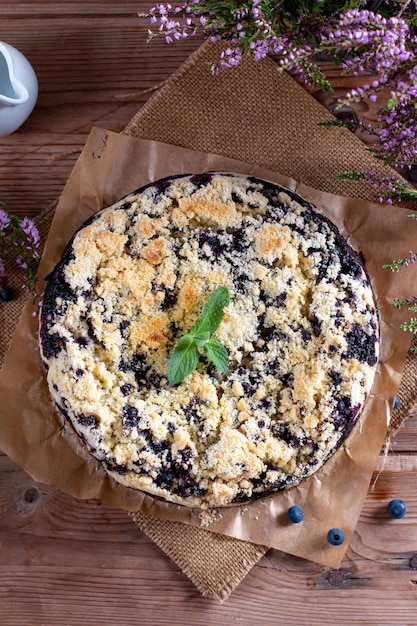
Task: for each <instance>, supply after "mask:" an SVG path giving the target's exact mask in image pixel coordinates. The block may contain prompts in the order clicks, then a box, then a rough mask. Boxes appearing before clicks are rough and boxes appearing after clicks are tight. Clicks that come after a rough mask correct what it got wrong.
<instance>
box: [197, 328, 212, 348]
mask: <svg viewBox="0 0 417 626" xmlns="http://www.w3.org/2000/svg"><path fill="white" fill-rule="evenodd" d="M208 339H210V333H209V332H208V331H207V332H205V333H200V334H199V335H195V337H194V341H195V344H196V346H197V347H198V348H199V347H200V346H202V345H203V344H204V343H205V342H206V341H207V340H208Z"/></svg>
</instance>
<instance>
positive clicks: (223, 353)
mask: <svg viewBox="0 0 417 626" xmlns="http://www.w3.org/2000/svg"><path fill="white" fill-rule="evenodd" d="M229 302H230V296H229V290H228V288H227V287H217V289H215V290H214V291H213V292H212V294H211V295H210V297H209V299H208V300H207V302H206V303H205V305H204V307H203V310H202V311H201V315H200V317H199V318H198V320H197V321H196V322H195V324H194V325H193V327H192V328H191V330H190V332H189V333H187V334H186V335H184V336H183V337H181V339H180V340H179V341H178V343H177V345H176V346H175V348H174V351H173V353H172V354H171V358H170V359H169V363H168V372H167V377H168V382H169V384H170V385H177V384H178V383H180V382H181V381H182V380H184V378H186V376H188V374H191V372H192V371H193V369H194V368H195V367H196V365H197V363H198V360H199V358H200V349H202V350H203V352H204V354H205V355H206V357H207V358H208V360H209V361H211V362H212V363H214V365H215V366H216V367H218V368H219V370H221V371H222V372H226V371H227V368H228V367H229V355H228V353H227V350H226V348H225V347H224V346H223V344H221V343H220V341H217V340H216V339H210V335H211V334H212V333H214V331H215V330H217V329H218V327H219V326H220V323H221V321H222V319H223V316H224V308H225V307H226V306H227V305H228V304H229Z"/></svg>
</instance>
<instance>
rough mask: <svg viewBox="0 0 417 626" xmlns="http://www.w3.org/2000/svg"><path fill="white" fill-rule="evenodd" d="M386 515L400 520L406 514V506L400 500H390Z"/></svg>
mask: <svg viewBox="0 0 417 626" xmlns="http://www.w3.org/2000/svg"><path fill="white" fill-rule="evenodd" d="M387 511H388V515H389V516H390V517H393V518H394V519H401V518H402V517H404V515H405V514H406V513H407V506H406V504H405V502H403V501H402V500H397V499H395V500H391V502H389V503H388V506H387Z"/></svg>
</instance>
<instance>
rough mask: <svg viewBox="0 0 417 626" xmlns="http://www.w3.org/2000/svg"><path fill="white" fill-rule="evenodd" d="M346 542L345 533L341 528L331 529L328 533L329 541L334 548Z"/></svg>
mask: <svg viewBox="0 0 417 626" xmlns="http://www.w3.org/2000/svg"><path fill="white" fill-rule="evenodd" d="M344 540H345V533H344V532H343V530H341V529H340V528H331V529H330V530H329V532H328V533H327V541H328V542H329V543H330V544H331V545H332V546H340V545H341V544H342V543H343V542H344Z"/></svg>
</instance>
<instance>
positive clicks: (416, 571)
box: [0, 0, 417, 626]
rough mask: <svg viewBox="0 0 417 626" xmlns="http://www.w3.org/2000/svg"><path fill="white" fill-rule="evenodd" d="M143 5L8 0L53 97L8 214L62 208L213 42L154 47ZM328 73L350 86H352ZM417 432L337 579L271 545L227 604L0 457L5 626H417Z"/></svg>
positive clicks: (10, 196)
mask: <svg viewBox="0 0 417 626" xmlns="http://www.w3.org/2000/svg"><path fill="white" fill-rule="evenodd" d="M146 6H147V4H146V3H145V2H141V1H139V0H134V1H125V2H111V1H110V0H96V1H95V2H93V1H91V2H88V1H84V0H73V1H62V2H58V3H57V2H53V1H52V0H37V1H34V0H32V1H27V2H23V1H20V0H17V1H16V0H15V1H14V2H3V3H2V15H1V24H2V32H1V38H2V39H3V40H4V41H6V42H8V43H10V44H12V45H14V46H15V47H17V48H18V49H20V50H21V51H22V52H23V53H24V54H25V55H26V56H27V57H28V58H29V59H30V61H31V62H32V64H33V66H34V69H35V71H36V73H37V76H38V80H39V88H40V94H39V100H38V103H37V106H36V109H35V111H34V112H33V114H32V115H31V117H30V118H29V120H28V121H27V122H26V123H25V124H24V126H23V127H22V128H21V129H19V130H18V131H17V132H15V133H14V134H13V135H10V136H9V137H5V138H1V139H0V159H1V168H0V177H1V199H2V200H4V201H5V202H6V203H7V208H8V209H9V210H10V211H11V212H14V213H16V214H19V215H28V216H34V215H36V214H37V213H38V212H40V211H41V210H42V209H44V208H45V207H47V206H48V205H50V204H51V203H52V202H53V201H54V200H55V199H56V198H57V197H58V196H59V194H60V192H61V191H62V189H63V186H64V184H65V181H66V179H67V177H68V175H69V174H70V172H71V170H72V167H73V165H74V163H75V161H76V159H77V157H78V154H79V152H80V150H81V149H82V147H83V145H84V142H85V140H86V138H87V135H88V133H89V131H90V129H91V127H92V126H94V125H97V126H101V127H104V128H108V129H110V130H114V131H121V130H122V129H123V128H124V127H125V125H126V124H127V123H128V122H129V120H130V119H131V117H132V116H133V115H134V114H135V113H136V111H137V110H138V109H139V108H140V106H141V105H142V104H143V103H144V102H145V101H146V100H147V98H148V97H149V96H150V94H151V93H152V90H153V89H155V88H157V87H158V85H159V84H160V83H161V81H164V80H165V79H166V78H168V77H169V75H170V74H171V73H172V72H173V71H174V70H175V69H176V68H177V67H178V66H179V65H180V64H181V63H182V62H183V61H184V60H185V59H186V58H187V56H188V55H189V54H190V52H191V51H193V50H194V49H196V48H197V46H198V45H199V44H200V43H201V40H198V39H188V40H186V41H184V42H181V43H178V44H176V45H175V46H172V47H169V46H167V45H165V44H164V43H163V42H162V40H160V41H155V42H154V43H153V44H152V45H148V44H146V28H147V23H146V22H145V21H144V20H141V19H139V18H138V17H137V15H136V13H137V12H138V11H141V10H144V9H145V8H146ZM329 70H331V68H329ZM330 73H331V71H330ZM331 76H332V81H333V83H334V85H335V86H336V87H337V89H342V90H343V89H345V88H346V87H347V86H349V85H350V84H351V82H349V81H350V80H351V79H346V78H341V77H340V75H339V74H337V73H333V74H331ZM125 94H131V95H129V96H127V97H123V98H122V97H121V96H123V95H125ZM132 94H136V95H132ZM316 95H317V97H318V98H320V97H321V96H320V94H316ZM327 104H328V102H327ZM366 115H368V116H369V117H370V118H372V116H373V115H374V111H373V110H372V109H369V111H367V112H366ZM416 435H417V419H415V418H413V419H409V420H407V422H406V424H405V426H404V427H403V429H402V430H401V431H400V433H399V434H398V435H397V436H396V437H395V439H394V440H393V441H392V442H391V445H390V451H389V454H388V455H387V457H386V458H384V457H383V456H381V458H380V460H379V464H378V467H377V468H376V471H375V475H374V482H373V484H372V488H371V489H370V491H369V494H368V497H367V499H366V502H365V506H364V508H363V512H362V515H361V518H360V520H359V523H358V526H357V530H356V532H355V534H354V537H353V540H352V542H351V545H350V547H349V549H348V551H347V555H346V558H345V559H344V562H343V564H342V567H341V568H340V570H337V571H336V570H332V569H330V568H327V567H323V566H320V565H316V564H314V563H311V562H308V561H303V560H301V559H297V558H295V557H291V556H288V555H285V554H282V553H279V552H277V551H270V552H269V553H268V554H267V556H266V557H264V558H263V559H262V560H261V561H260V562H259V563H258V565H256V566H255V567H254V568H253V570H252V571H251V572H250V574H249V575H248V576H247V577H246V579H245V580H244V581H243V582H242V583H241V584H240V585H239V587H238V588H237V589H236V590H235V591H234V592H233V593H232V595H231V596H230V597H229V599H228V600H227V601H226V602H225V603H224V604H223V605H219V604H217V603H215V602H214V601H212V600H208V599H204V598H202V597H201V596H200V594H199V593H198V591H197V590H196V589H195V587H194V586H193V585H192V583H191V582H190V581H189V580H188V579H187V577H186V576H185V575H184V574H182V573H181V572H180V571H178V568H177V567H176V566H175V565H174V564H173V562H172V561H171V560H170V559H169V558H168V557H167V556H165V554H164V553H163V552H162V551H161V550H160V549H159V548H158V547H157V546H156V545H155V544H154V543H153V542H151V541H150V540H149V539H148V538H147V537H146V536H145V535H144V534H142V533H141V532H140V531H139V530H138V528H137V527H136V526H135V525H134V524H133V522H132V521H131V520H130V518H129V517H128V515H127V514H126V513H125V512H123V511H120V510H117V509H113V508H111V507H110V506H107V505H104V504H102V503H100V502H98V501H87V502H80V501H76V500H74V499H72V498H71V497H70V496H67V495H66V494H64V493H61V492H58V491H56V490H54V489H52V488H50V487H48V486H45V485H41V484H37V483H35V482H34V481H33V480H32V479H31V478H30V477H29V476H28V475H27V474H26V473H25V472H24V471H22V470H20V469H19V468H18V467H16V466H15V465H14V463H13V462H12V461H10V460H9V459H8V458H7V457H6V456H4V455H0V616H1V617H0V623H1V624H2V626H66V625H68V626H78V625H87V624H89V625H91V626H98V625H99V624H100V625H101V626H105V625H110V624H120V625H123V626H129V625H132V626H133V625H135V626H136V625H138V624H140V625H141V626H145V625H147V624H149V625H151V624H152V625H155V624H156V625H162V624H172V625H174V626H177V625H178V626H180V625H181V626H182V625H185V624H189V625H192V626H197V625H200V624H201V625H202V626H203V625H204V626H207V625H208V624H213V625H216V626H220V625H221V624H224V625H225V626H226V625H227V626H229V625H230V624H235V623H236V624H240V625H247V626H249V625H251V626H252V624H261V625H265V626H269V625H282V626H288V625H289V624H297V625H300V626H301V625H309V626H310V625H313V624H320V625H323V624H329V625H330V624H331V625H333V624H349V625H352V624H372V625H375V626H381V625H383V624H390V625H393V626H394V625H395V626H399V625H410V626H411V625H414V624H417V495H416V489H415V487H416V477H417V437H416ZM394 497H399V498H402V499H404V500H405V501H406V502H407V505H408V514H407V516H406V517H405V518H404V519H403V520H400V521H392V522H388V523H387V521H386V518H385V512H384V503H386V502H387V501H388V500H389V499H391V498H394Z"/></svg>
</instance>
